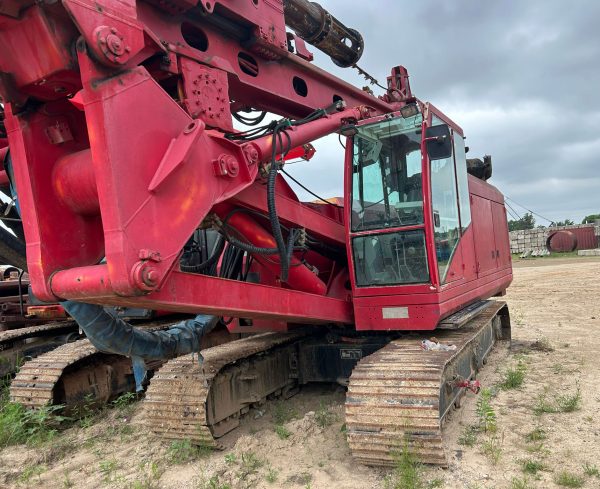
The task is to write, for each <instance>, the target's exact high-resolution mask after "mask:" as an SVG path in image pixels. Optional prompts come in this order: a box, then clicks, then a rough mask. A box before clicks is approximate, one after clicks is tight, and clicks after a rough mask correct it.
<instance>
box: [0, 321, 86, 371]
mask: <svg viewBox="0 0 600 489" xmlns="http://www.w3.org/2000/svg"><path fill="white" fill-rule="evenodd" d="M77 337H78V326H77V324H76V323H75V322H74V321H63V322H56V323H49V324H42V325H39V326H29V327H26V328H19V329H14V330H8V331H0V378H2V377H5V376H8V375H12V374H14V373H15V372H16V371H17V369H18V367H19V365H21V364H22V363H23V362H24V361H25V360H27V359H29V358H33V357H36V356H38V355H41V354H43V353H45V352H47V351H50V350H52V349H53V348H56V347H57V346H58V345H62V344H64V343H66V342H68V341H72V340H74V339H76V338H77Z"/></svg>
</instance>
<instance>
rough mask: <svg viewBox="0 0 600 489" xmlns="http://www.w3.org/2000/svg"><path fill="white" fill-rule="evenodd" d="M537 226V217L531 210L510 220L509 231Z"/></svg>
mask: <svg viewBox="0 0 600 489" xmlns="http://www.w3.org/2000/svg"><path fill="white" fill-rule="evenodd" d="M534 227H535V218H534V217H533V214H532V213H531V212H527V213H526V214H525V215H524V216H523V217H521V218H520V219H517V220H515V221H513V220H510V221H508V230H509V231H523V230H525V229H533V228H534Z"/></svg>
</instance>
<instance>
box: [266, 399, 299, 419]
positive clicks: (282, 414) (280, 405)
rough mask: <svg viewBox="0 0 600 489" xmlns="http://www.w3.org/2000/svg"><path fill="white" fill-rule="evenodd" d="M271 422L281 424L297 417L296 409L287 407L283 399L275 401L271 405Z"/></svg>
mask: <svg viewBox="0 0 600 489" xmlns="http://www.w3.org/2000/svg"><path fill="white" fill-rule="evenodd" d="M272 416H273V422H274V423H275V424H276V425H283V424H285V423H288V422H290V421H291V420H292V419H296V418H297V417H298V413H297V412H296V410H294V409H292V408H291V407H289V406H288V405H287V404H286V403H284V402H283V401H277V402H276V403H275V405H274V406H273V414H272Z"/></svg>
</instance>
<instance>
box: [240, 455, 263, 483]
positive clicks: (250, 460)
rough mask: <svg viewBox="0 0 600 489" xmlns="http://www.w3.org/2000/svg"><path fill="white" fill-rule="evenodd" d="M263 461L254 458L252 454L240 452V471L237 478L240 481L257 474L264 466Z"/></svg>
mask: <svg viewBox="0 0 600 489" xmlns="http://www.w3.org/2000/svg"><path fill="white" fill-rule="evenodd" d="M264 464H265V463H264V461H263V460H261V459H260V458H258V457H257V456H256V454H255V453H254V452H242V455H241V457H240V470H239V471H238V473H237V477H238V479H239V480H240V481H244V480H246V479H248V477H250V476H252V475H255V474H257V473H258V470H259V469H260V468H261V467H262V466H263V465H264Z"/></svg>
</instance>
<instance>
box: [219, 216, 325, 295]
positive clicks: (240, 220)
mask: <svg viewBox="0 0 600 489" xmlns="http://www.w3.org/2000/svg"><path fill="white" fill-rule="evenodd" d="M227 225H229V226H231V227H232V228H234V229H235V230H236V231H237V232H238V233H240V234H241V235H242V236H243V237H244V238H245V240H247V241H249V242H250V243H251V244H252V245H254V246H257V247H259V248H276V247H277V244H276V243H275V239H274V238H273V236H271V234H269V233H268V232H267V231H266V230H265V229H264V228H263V227H262V226H261V225H260V224H258V223H257V222H256V221H255V220H254V219H252V218H251V217H250V216H248V215H247V214H244V213H242V212H236V213H235V214H233V215H232V216H231V217H230V218H229V220H228V221H227ZM252 257H253V258H254V259H255V260H256V261H257V262H259V263H260V264H261V265H262V266H263V267H265V268H267V269H268V270H270V271H271V272H272V273H273V274H274V275H279V274H280V273H281V267H280V266H279V255H277V254H275V255H269V256H268V257H267V256H265V255H261V254H259V253H253V254H252ZM286 284H287V285H289V286H290V287H291V288H292V289H295V290H300V291H302V292H309V293H311V294H317V295H325V294H326V293H327V285H326V284H325V282H323V281H322V280H321V279H320V278H319V277H318V276H317V275H316V274H314V273H313V272H312V271H310V270H309V269H308V268H307V267H306V265H304V264H303V263H302V262H301V261H300V260H298V259H297V258H296V257H294V256H292V260H291V262H290V270H289V274H288V279H287V282H286Z"/></svg>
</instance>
